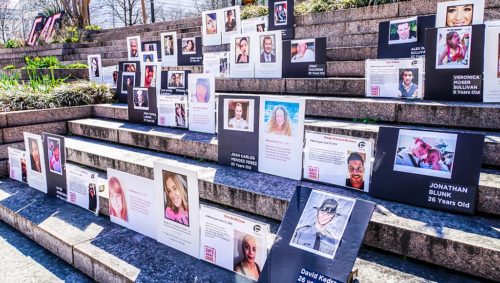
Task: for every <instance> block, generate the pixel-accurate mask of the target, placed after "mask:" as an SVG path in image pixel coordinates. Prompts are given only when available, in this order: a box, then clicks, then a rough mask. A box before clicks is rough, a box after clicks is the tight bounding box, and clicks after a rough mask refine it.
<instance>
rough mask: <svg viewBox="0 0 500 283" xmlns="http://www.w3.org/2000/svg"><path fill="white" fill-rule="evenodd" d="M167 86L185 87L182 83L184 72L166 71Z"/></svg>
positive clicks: (171, 87)
mask: <svg viewBox="0 0 500 283" xmlns="http://www.w3.org/2000/svg"><path fill="white" fill-rule="evenodd" d="M167 88H169V89H177V88H186V86H185V85H184V72H183V71H168V84H167Z"/></svg>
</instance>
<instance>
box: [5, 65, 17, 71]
mask: <svg viewBox="0 0 500 283" xmlns="http://www.w3.org/2000/svg"><path fill="white" fill-rule="evenodd" d="M2 69H4V70H14V69H17V67H16V66H14V65H7V66H5V67H3V68H2Z"/></svg>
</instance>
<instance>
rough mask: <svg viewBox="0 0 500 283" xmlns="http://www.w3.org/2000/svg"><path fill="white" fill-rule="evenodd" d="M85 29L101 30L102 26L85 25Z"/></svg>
mask: <svg viewBox="0 0 500 283" xmlns="http://www.w3.org/2000/svg"><path fill="white" fill-rule="evenodd" d="M85 30H93V31H97V30H102V28H101V27H100V26H98V25H89V26H86V27H85Z"/></svg>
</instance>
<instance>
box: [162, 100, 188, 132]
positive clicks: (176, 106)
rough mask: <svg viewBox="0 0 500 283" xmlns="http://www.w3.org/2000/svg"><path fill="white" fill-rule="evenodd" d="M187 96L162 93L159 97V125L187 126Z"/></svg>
mask: <svg viewBox="0 0 500 283" xmlns="http://www.w3.org/2000/svg"><path fill="white" fill-rule="evenodd" d="M187 110H188V107H187V96H186V95H160V97H159V98H158V125H160V126H167V127H177V128H187V127H188V118H187Z"/></svg>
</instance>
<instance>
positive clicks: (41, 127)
mask: <svg viewBox="0 0 500 283" xmlns="http://www.w3.org/2000/svg"><path fill="white" fill-rule="evenodd" d="M1 131H2V133H3V142H4V143H13V142H18V141H23V140H24V135H23V133H24V132H29V133H34V134H41V133H42V132H47V133H52V134H59V135H64V134H65V133H66V132H67V129H66V122H65V121H61V122H50V123H44V124H35V125H26V126H17V127H11V128H4V129H1Z"/></svg>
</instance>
